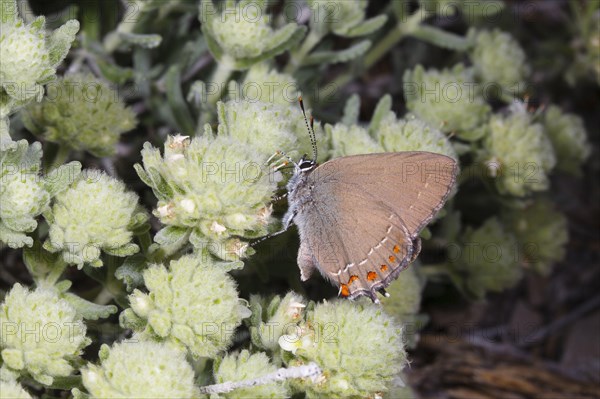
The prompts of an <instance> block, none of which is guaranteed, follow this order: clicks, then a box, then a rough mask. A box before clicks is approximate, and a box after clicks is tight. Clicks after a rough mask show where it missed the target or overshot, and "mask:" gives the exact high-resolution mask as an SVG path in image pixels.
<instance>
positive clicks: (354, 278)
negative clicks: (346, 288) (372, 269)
mask: <svg viewBox="0 0 600 399" xmlns="http://www.w3.org/2000/svg"><path fill="white" fill-rule="evenodd" d="M356 280H358V276H357V275H355V274H353V275H352V276H350V279H349V280H348V285H350V284H352V283H353V282H355V281H356Z"/></svg>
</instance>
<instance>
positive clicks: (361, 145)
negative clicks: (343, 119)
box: [325, 123, 383, 158]
mask: <svg viewBox="0 0 600 399" xmlns="http://www.w3.org/2000/svg"><path fill="white" fill-rule="evenodd" d="M325 131H326V132H327V135H328V136H329V137H330V138H331V151H330V155H331V157H332V158H338V157H344V156H348V155H357V154H369V153H376V152H383V148H381V145H379V144H378V143H377V142H376V141H375V140H374V139H373V138H372V137H371V136H369V131H368V130H367V129H366V128H364V127H361V126H358V125H350V126H347V125H344V124H343V123H336V124H335V125H333V126H331V125H329V124H327V125H325Z"/></svg>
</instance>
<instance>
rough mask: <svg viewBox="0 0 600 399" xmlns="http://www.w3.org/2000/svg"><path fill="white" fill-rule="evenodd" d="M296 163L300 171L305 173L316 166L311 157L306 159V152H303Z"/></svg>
mask: <svg viewBox="0 0 600 399" xmlns="http://www.w3.org/2000/svg"><path fill="white" fill-rule="evenodd" d="M297 165H298V171H299V172H300V173H307V172H310V171H312V170H313V169H314V168H316V167H317V162H316V161H314V160H312V159H306V154H304V156H303V157H302V158H300V161H298V164H297Z"/></svg>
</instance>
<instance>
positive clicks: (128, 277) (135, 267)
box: [115, 254, 146, 292]
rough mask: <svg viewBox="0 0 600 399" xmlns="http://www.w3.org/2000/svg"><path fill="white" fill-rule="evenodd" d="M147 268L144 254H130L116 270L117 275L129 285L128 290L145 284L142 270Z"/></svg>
mask: <svg viewBox="0 0 600 399" xmlns="http://www.w3.org/2000/svg"><path fill="white" fill-rule="evenodd" d="M145 268H146V258H145V257H144V255H142V254H136V255H133V256H129V257H127V258H126V259H125V261H124V262H123V264H122V265H121V266H119V267H118V268H117V270H116V271H115V277H116V278H117V279H119V280H121V281H123V283H125V285H126V286H127V292H131V291H133V289H134V288H137V287H139V286H141V285H143V284H144V276H143V274H142V272H143V271H144V269H145Z"/></svg>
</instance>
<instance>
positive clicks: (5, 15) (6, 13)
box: [0, 0, 19, 24]
mask: <svg viewBox="0 0 600 399" xmlns="http://www.w3.org/2000/svg"><path fill="white" fill-rule="evenodd" d="M18 18H19V10H18V8H17V0H2V1H0V22H1V23H3V24H5V23H8V22H16V21H17V20H18Z"/></svg>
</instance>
